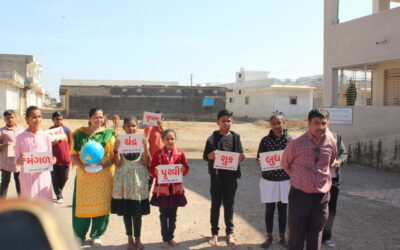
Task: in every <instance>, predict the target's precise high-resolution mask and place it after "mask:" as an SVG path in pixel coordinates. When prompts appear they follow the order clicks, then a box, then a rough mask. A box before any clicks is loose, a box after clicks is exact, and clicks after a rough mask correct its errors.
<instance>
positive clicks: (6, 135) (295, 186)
mask: <svg viewBox="0 0 400 250" xmlns="http://www.w3.org/2000/svg"><path fill="white" fill-rule="evenodd" d="M3 116H4V120H5V123H6V126H5V127H3V128H1V129H0V157H1V159H0V167H1V171H2V178H1V186H0V195H1V196H2V197H5V196H6V194H7V188H8V185H9V182H10V178H11V174H14V180H15V183H16V189H17V192H18V194H20V195H21V196H24V197H28V198H33V199H41V200H45V201H48V202H53V201H54V202H56V203H60V204H61V203H63V195H62V190H63V187H64V185H65V183H66V181H67V179H68V174H69V170H70V167H71V166H72V165H74V166H76V167H77V168H76V178H75V181H74V191H73V200H72V224H73V230H74V232H75V234H76V236H77V237H78V239H79V240H80V241H81V242H82V243H85V241H86V235H87V233H88V231H89V228H90V227H91V229H90V234H89V237H90V239H91V243H92V245H94V246H100V245H101V244H102V242H101V240H100V237H101V236H102V235H103V234H104V233H105V231H106V229H107V225H108V222H109V214H110V213H113V214H117V215H119V216H122V217H123V222H124V225H125V229H126V234H127V236H128V249H143V248H144V245H143V243H142V242H141V239H140V236H141V225H142V216H143V215H147V214H149V213H150V205H153V206H158V207H159V212H160V226H161V236H162V244H161V247H162V248H168V247H169V246H172V247H175V246H176V245H177V242H176V241H175V240H174V231H175V228H176V219H177V209H178V207H184V206H185V205H186V204H187V200H186V197H185V194H184V193H185V191H184V187H183V183H159V182H158V178H157V177H158V174H159V172H160V169H159V168H158V166H159V165H168V164H180V166H182V167H181V169H180V171H181V172H182V175H183V176H185V175H187V174H188V172H189V165H188V161H187V159H186V156H185V154H184V152H183V151H182V150H181V149H179V148H177V147H176V146H175V143H176V140H177V135H176V133H175V131H174V130H172V129H164V128H163V118H162V119H161V120H160V121H159V122H158V126H148V127H146V128H145V130H144V138H143V146H144V150H143V152H142V153H121V152H119V149H120V146H121V141H120V140H119V139H118V137H117V134H116V131H115V130H113V129H107V128H105V127H104V113H103V110H102V109H100V108H93V109H91V110H90V111H89V115H88V126H84V127H81V128H79V129H77V130H76V131H74V132H73V133H71V131H70V130H69V129H68V128H67V127H65V126H64V125H63V123H62V120H63V117H62V115H61V113H59V112H55V113H54V114H53V116H52V120H53V123H54V126H52V127H51V128H57V127H62V128H63V130H64V133H65V135H66V136H65V138H64V139H61V140H54V141H51V139H50V137H49V135H48V134H47V133H46V132H44V131H43V130H41V129H40V126H41V121H42V115H41V112H40V109H39V108H37V107H35V106H31V107H29V108H28V109H27V110H26V113H25V120H26V122H27V125H28V128H27V129H24V128H23V127H21V126H20V125H18V124H17V123H16V117H15V113H14V112H13V111H12V110H6V111H5V112H4V114H3ZM328 121H329V114H328V112H327V111H326V110H324V109H313V110H311V111H310V113H309V115H308V131H307V132H306V133H304V134H303V135H301V136H299V137H297V138H295V139H292V138H291V137H290V136H289V134H288V131H287V129H286V127H285V124H286V123H285V118H284V116H283V115H282V114H275V115H273V116H271V117H270V119H269V123H270V127H271V130H270V131H269V133H268V135H267V136H265V137H264V138H262V140H261V142H260V145H259V148H258V153H257V163H258V165H260V164H261V159H260V154H261V153H265V152H270V151H279V150H284V152H283V155H282V158H281V166H282V169H277V170H270V171H262V172H261V180H260V183H259V188H260V200H261V202H262V203H265V204H266V209H265V224H266V231H267V238H266V240H265V242H263V243H262V244H261V247H263V248H268V247H270V246H271V244H272V243H273V234H272V233H273V221H274V211H275V208H276V207H277V210H278V218H279V219H278V221H279V237H280V240H279V243H280V244H281V245H282V246H284V247H288V248H289V249H303V247H304V242H305V241H306V242H307V249H319V248H320V246H321V242H322V241H324V243H325V244H326V245H328V246H331V247H333V246H334V243H333V241H331V239H330V237H331V231H332V225H333V220H334V216H335V211H336V202H337V196H338V193H339V169H340V166H341V165H342V164H343V163H344V162H345V161H346V150H345V148H344V145H343V142H342V140H341V137H340V135H338V134H337V133H333V132H331V131H330V130H329V129H328ZM232 123H233V113H232V112H231V111H228V110H226V109H224V110H221V111H220V112H218V114H217V125H218V127H219V129H218V130H216V131H214V132H213V133H212V134H211V135H210V136H209V138H208V139H207V141H206V145H205V149H204V153H203V159H204V160H205V161H207V162H208V172H209V175H210V194H211V210H210V223H211V238H210V240H209V244H211V245H218V244H219V238H218V235H219V225H218V222H219V215H220V207H221V205H223V207H224V221H225V226H226V228H225V233H226V241H227V244H228V245H235V244H236V241H235V238H234V236H233V229H234V224H233V214H234V203H235V194H236V190H237V188H238V182H237V179H239V178H240V177H241V169H240V162H243V161H244V160H245V156H244V154H243V147H242V143H241V140H240V135H239V134H237V133H235V132H233V131H232V130H231V125H232ZM122 128H123V130H124V132H125V133H126V134H135V133H137V130H138V120H137V118H136V117H134V116H132V117H127V118H125V119H124V120H123V125H122ZM89 141H96V142H98V143H100V144H101V145H102V146H103V148H104V157H103V159H102V161H101V162H100V163H99V165H100V166H101V167H102V168H101V170H100V171H97V172H88V171H86V170H87V169H86V168H87V164H86V163H85V162H84V161H83V160H82V158H81V156H80V151H81V149H82V147H83V146H84V145H85V143H87V142H89ZM14 143H15V155H12V156H11V155H7V154H8V152H10V150H7V148H8V147H12V146H14ZM218 151H228V152H236V153H239V166H238V167H237V170H236V171H232V170H225V169H216V168H214V161H215V159H216V157H218ZM28 152H52V153H53V155H54V157H53V159H52V164H53V165H54V166H53V171H44V172H37V173H26V172H24V162H25V161H26V158H25V157H24V153H28ZM153 179H154V185H153ZM151 188H152V197H151V198H150V191H151ZM52 189H53V190H54V193H55V195H56V199H55V200H53V198H52V197H53V196H52ZM328 204H329V205H328ZM287 206H288V207H289V213H288V216H287ZM328 214H329V217H328ZM287 217H288V226H289V239H288V241H286V239H285V232H286V224H287ZM324 228H325V229H324ZM322 232H323V233H322Z"/></svg>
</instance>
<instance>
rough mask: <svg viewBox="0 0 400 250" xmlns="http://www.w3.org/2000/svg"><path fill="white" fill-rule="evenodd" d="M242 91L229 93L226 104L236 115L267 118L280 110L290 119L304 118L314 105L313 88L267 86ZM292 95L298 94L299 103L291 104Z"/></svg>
mask: <svg viewBox="0 0 400 250" xmlns="http://www.w3.org/2000/svg"><path fill="white" fill-rule="evenodd" d="M240 93H241V94H239V90H234V91H231V92H228V93H227V99H226V100H227V104H226V106H227V108H228V109H230V110H232V111H233V113H234V115H235V116H241V117H244V116H247V117H250V118H255V119H265V118H267V117H269V116H271V115H272V112H274V111H276V110H279V111H281V112H284V113H285V115H286V117H287V118H288V119H304V118H305V117H306V116H307V113H308V112H309V111H310V110H311V108H312V105H313V89H293V88H273V87H267V88H254V89H244V90H241V92H240ZM290 96H297V105H290V104H289V97H290ZM246 97H249V104H245V99H246ZM230 98H232V101H233V102H232V103H230Z"/></svg>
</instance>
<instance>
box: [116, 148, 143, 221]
mask: <svg viewBox="0 0 400 250" xmlns="http://www.w3.org/2000/svg"><path fill="white" fill-rule="evenodd" d="M148 179H149V172H148V171H147V166H145V165H143V163H142V154H121V166H120V167H118V168H116V169H115V173H114V181H113V192H112V201H111V213H113V214H118V215H132V216H141V215H146V214H149V213H150V205H149V184H148Z"/></svg>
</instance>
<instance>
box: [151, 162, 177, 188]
mask: <svg viewBox="0 0 400 250" xmlns="http://www.w3.org/2000/svg"><path fill="white" fill-rule="evenodd" d="M157 168H158V176H157V178H158V183H160V184H166V183H182V181H183V179H182V171H181V168H182V164H168V165H158V166H157Z"/></svg>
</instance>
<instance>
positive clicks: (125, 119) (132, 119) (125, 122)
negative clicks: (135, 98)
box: [124, 116, 137, 125]
mask: <svg viewBox="0 0 400 250" xmlns="http://www.w3.org/2000/svg"><path fill="white" fill-rule="evenodd" d="M131 121H135V122H137V117H136V116H128V117H125V118H124V125H125V124H127V123H128V122H131Z"/></svg>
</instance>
